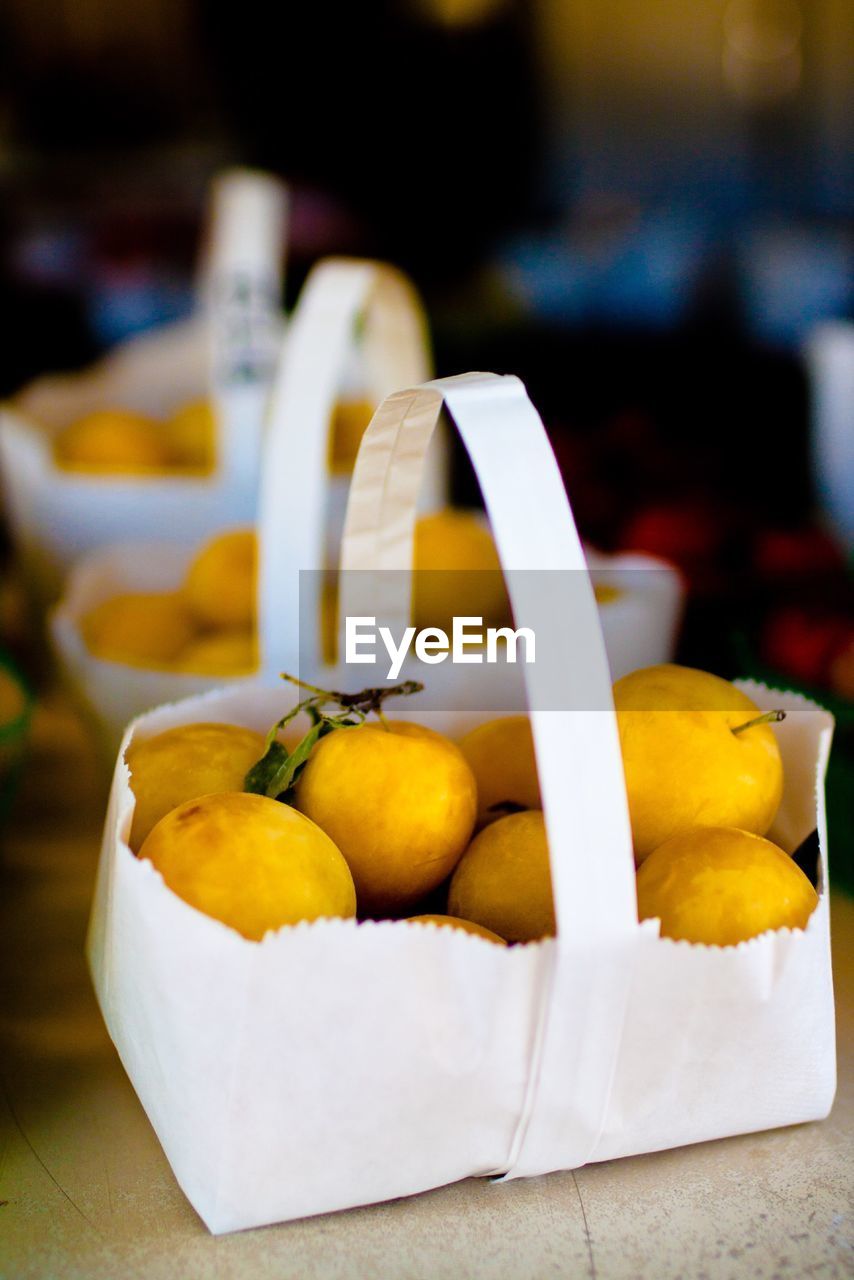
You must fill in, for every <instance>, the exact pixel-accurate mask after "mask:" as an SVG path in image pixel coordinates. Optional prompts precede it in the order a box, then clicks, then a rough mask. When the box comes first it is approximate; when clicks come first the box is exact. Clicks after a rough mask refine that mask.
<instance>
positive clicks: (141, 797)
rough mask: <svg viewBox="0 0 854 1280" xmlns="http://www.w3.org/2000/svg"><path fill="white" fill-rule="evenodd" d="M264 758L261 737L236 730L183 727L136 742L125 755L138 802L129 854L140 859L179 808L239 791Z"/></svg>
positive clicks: (223, 726) (234, 727)
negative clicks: (149, 838) (168, 816)
mask: <svg viewBox="0 0 854 1280" xmlns="http://www.w3.org/2000/svg"><path fill="white" fill-rule="evenodd" d="M263 754H264V735H263V734H260V733H255V732H253V730H252V729H244V728H242V727H241V726H240V725H234V724H182V725H178V726H177V727H176V728H174V729H167V730H165V732H163V733H158V734H156V735H155V736H154V737H153V738H134V740H133V741H132V742H131V744H130V746H129V747H128V749H127V754H126V760H127V765H128V768H129V769H130V785H131V790H132V791H133V793H134V796H135V797H136V808H135V809H134V815H133V823H132V826H131V833H130V841H129V843H130V847H131V849H133V851H134V853H138V852H139V849H140V848H141V846H142V843H143V841H144V840H145V838H146V836H147V835H148V833H149V832H150V831H151V829H152V827H154V826H155V825H156V824H157V823H158V822H159V821H160V819H161V818H163V817H165V816H166V814H167V813H169V812H170V811H171V810H172V809H175V808H177V807H178V805H179V804H184V802H185V801H187V800H195V799H196V798H197V797H198V796H203V795H211V794H214V793H216V792H221V791H241V790H242V789H243V779H244V778H245V776H246V774H247V773H248V771H249V769H250V768H251V767H252V765H253V764H255V763H256V761H258V760H260V759H261V756H262V755H263Z"/></svg>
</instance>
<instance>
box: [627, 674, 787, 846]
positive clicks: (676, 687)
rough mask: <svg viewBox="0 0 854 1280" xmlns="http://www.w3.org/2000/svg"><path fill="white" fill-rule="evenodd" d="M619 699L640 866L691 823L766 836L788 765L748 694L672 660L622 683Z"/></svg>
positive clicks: (632, 815) (693, 825) (630, 799)
mask: <svg viewBox="0 0 854 1280" xmlns="http://www.w3.org/2000/svg"><path fill="white" fill-rule="evenodd" d="M614 705H615V707H616V710H617V722H618V726H619V732H620V747H621V750H622V755H623V771H624V774H625V780H626V791H627V794H628V801H629V813H630V817H631V824H632V836H633V839H634V847H635V858H636V860H637V861H638V862H642V861H643V860H644V858H646V857H648V856H649V854H651V853H652V851H653V849H656V848H657V847H658V846H659V845H660V844H663V843H664V841H665V840H667V839H669V838H670V836H672V835H676V834H677V833H678V832H680V831H685V830H687V829H689V828H691V827H696V826H703V827H739V828H742V829H743V830H745V831H752V832H755V833H756V834H757V835H764V834H765V832H766V831H767V830H768V828H769V827H770V825H771V823H772V821H773V819H774V815H775V814H776V812H777V809H778V807H779V804H780V797H781V795H782V791H783V764H782V760H781V757H780V749H779V747H778V745H777V740H776V738H775V736H774V731H773V729H772V728H771V727H770V724H769V723H767V722H764V721H765V717H763V713H762V712H761V711H760V709H759V707H757V705H756V703H755V702H754V701H753V700H752V699H751V698H749V697H748V696H747V694H746V693H743V692H742V691H741V690H740V689H736V687H735V686H734V685H732V684H730V683H729V681H728V680H722V679H721V678H720V677H719V676H714V675H711V674H709V673H708V672H706V671H696V670H694V669H693V668H691V667H680V666H676V665H674V664H664V665H662V666H655V667H644V668H642V669H641V670H638V671H633V672H631V673H630V674H629V675H627V676H623V677H622V679H620V680H618V681H617V682H616V684H615V685H614ZM768 715H769V717H774V718H777V719H779V718H781V716H780V714H779V713H773V712H772V713H768ZM757 719H759V720H760V723H752V722H753V721H755V720H757Z"/></svg>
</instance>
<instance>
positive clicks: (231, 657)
mask: <svg viewBox="0 0 854 1280" xmlns="http://www.w3.org/2000/svg"><path fill="white" fill-rule="evenodd" d="M176 667H177V669H178V670H179V671H182V672H184V673H185V674H186V675H197V676H246V675H251V674H252V672H253V671H257V669H258V642H257V640H256V638H255V635H254V634H253V633H252V632H251V631H209V632H207V633H206V634H205V635H202V636H199V637H198V639H196V640H193V641H192V642H191V643H190V644H189V645H188V646H187V648H186V649H184V650H183V651H182V653H181V654H180V655H179V657H178V660H177V662H176Z"/></svg>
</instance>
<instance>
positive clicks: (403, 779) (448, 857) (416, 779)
mask: <svg viewBox="0 0 854 1280" xmlns="http://www.w3.org/2000/svg"><path fill="white" fill-rule="evenodd" d="M296 803H297V806H298V808H299V809H301V810H302V812H303V813H304V814H306V815H307V816H308V817H309V818H311V819H312V820H313V821H314V822H316V823H317V825H318V826H319V827H322V829H323V830H324V831H325V832H326V833H327V835H329V836H330V838H331V839H332V840H334V841H335V843H336V844H337V845H338V847H339V848H340V850H341V852H342V853H343V855H344V857H345V858H346V859H347V862H348V864H349V866H350V870H351V871H352V873H353V879H354V881H355V884H356V892H357V894H358V897H359V907H360V909H361V910H362V911H364V912H367V913H368V914H369V915H377V914H385V913H389V912H391V913H394V912H398V911H401V910H402V909H404V908H406V907H407V906H409V905H410V904H411V903H413V902H417V901H418V899H419V898H422V897H423V896H424V895H425V894H426V893H428V892H429V891H430V890H431V889H434V888H435V887H436V885H438V884H440V883H441V881H442V880H444V879H445V877H446V876H447V875H448V874H449V873H450V872H451V871H452V870H453V868H454V866H455V865H456V863H457V861H458V860H459V858H460V856H461V854H462V852H463V850H464V849H465V847H466V845H467V844H468V841H469V838H470V836H471V833H472V829H473V827H474V821H475V814H476V811H477V789H476V785H475V780H474V776H473V774H472V772H471V769H470V768H469V766H468V764H467V763H466V760H465V757H464V756H463V754H462V752H461V751H460V749H459V748H458V747H457V746H456V745H455V744H454V743H453V742H451V741H450V740H449V739H448V738H445V737H443V736H442V734H440V733H435V732H434V731H433V730H431V729H425V728H423V727H421V726H420V725H416V724H407V723H403V722H398V721H388V722H385V721H384V722H383V723H381V724H362V725H359V726H358V727H356V728H347V729H343V730H338V731H336V732H334V733H330V734H329V735H328V736H327V737H324V738H322V739H321V740H320V741H319V742H318V743H317V745H316V746H315V747H314V749H313V751H312V752H311V755H310V757H309V760H308V763H307V765H306V766H305V769H304V770H303V772H302V774H301V775H300V778H299V781H298V782H297V786H296Z"/></svg>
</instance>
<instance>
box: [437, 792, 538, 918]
mask: <svg viewBox="0 0 854 1280" xmlns="http://www.w3.org/2000/svg"><path fill="white" fill-rule="evenodd" d="M448 911H449V912H450V914H451V915H454V916H459V917H461V918H462V919H464V920H473V921H475V922H476V923H477V924H480V925H483V926H484V928H486V929H491V930H492V931H493V932H494V933H497V934H498V936H499V937H501V938H506V939H507V940H508V941H509V942H532V941H534V940H535V939H537V938H544V937H549V936H551V935H553V934H554V932H555V914H554V902H553V900H552V878H551V870H550V868H549V849H548V842H547V840H546V827H545V821H544V819H543V815H542V813H541V812H540V811H539V810H537V809H529V810H528V811H526V812H525V813H513V814H510V816H509V817H506V818H499V820H498V821H497V822H493V823H491V824H490V825H489V826H488V827H485V828H484V829H483V831H481V832H480V834H479V835H476V836H475V838H474V840H472V842H471V844H470V845H469V847H468V848H467V849H466V851H465V853H464V854H463V856H462V858H461V859H460V862H459V864H458V866H457V869H456V871H455V872H454V874H453V876H452V877H451V886H450V889H449V891H448Z"/></svg>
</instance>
